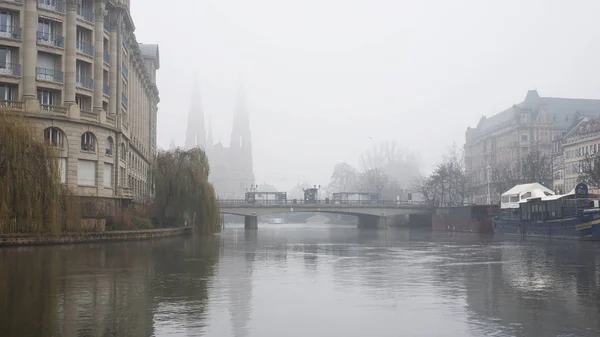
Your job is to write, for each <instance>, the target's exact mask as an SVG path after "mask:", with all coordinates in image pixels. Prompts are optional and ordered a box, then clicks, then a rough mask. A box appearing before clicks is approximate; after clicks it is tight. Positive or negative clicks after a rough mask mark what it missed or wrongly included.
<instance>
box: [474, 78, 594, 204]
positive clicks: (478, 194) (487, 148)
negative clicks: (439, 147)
mask: <svg viewBox="0 0 600 337" xmlns="http://www.w3.org/2000/svg"><path fill="white" fill-rule="evenodd" d="M594 115H596V116H597V115H600V100H592V99H570V98H555V97H540V96H539V94H538V92H537V91H536V90H530V91H529V92H528V93H527V95H526V97H525V99H524V100H523V102H521V103H518V104H515V105H513V106H512V107H510V108H508V109H506V110H504V111H502V112H500V113H498V114H496V115H494V116H492V117H489V118H487V117H481V119H480V120H479V123H478V124H477V127H475V128H470V127H469V128H468V129H467V132H466V143H465V165H466V172H467V175H468V179H469V183H470V186H471V188H472V192H471V194H472V195H471V200H470V201H471V202H473V203H476V204H489V203H498V202H499V199H500V194H501V193H502V192H504V191H495V190H494V188H493V184H491V180H492V177H491V175H492V172H493V170H494V169H497V168H500V167H502V166H503V165H514V163H516V162H518V161H519V160H520V159H521V158H523V157H524V156H526V155H527V154H529V153H530V151H532V150H539V151H540V152H541V153H542V154H546V155H549V156H551V155H552V152H553V140H555V139H558V138H560V137H562V136H563V135H564V134H566V131H567V130H568V128H569V127H570V126H571V125H572V124H573V123H574V122H575V121H577V120H579V118H581V117H583V116H594ZM551 157H553V158H554V156H551Z"/></svg>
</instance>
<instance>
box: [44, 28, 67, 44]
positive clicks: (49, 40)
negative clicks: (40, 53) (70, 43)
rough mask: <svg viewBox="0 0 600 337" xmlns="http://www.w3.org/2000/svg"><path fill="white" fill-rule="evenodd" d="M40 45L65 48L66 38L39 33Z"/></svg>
mask: <svg viewBox="0 0 600 337" xmlns="http://www.w3.org/2000/svg"><path fill="white" fill-rule="evenodd" d="M37 40H38V43H41V44H47V45H51V46H56V47H64V46H65V38H64V37H63V36H56V35H54V34H49V33H44V32H40V31H38V36H37Z"/></svg>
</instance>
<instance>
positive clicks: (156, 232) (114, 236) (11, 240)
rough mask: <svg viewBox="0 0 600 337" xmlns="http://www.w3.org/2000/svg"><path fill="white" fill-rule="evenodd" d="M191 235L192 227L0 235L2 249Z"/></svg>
mask: <svg viewBox="0 0 600 337" xmlns="http://www.w3.org/2000/svg"><path fill="white" fill-rule="evenodd" d="M191 233H192V227H178V228H161V229H145V230H132V231H107V232H101V233H92V232H90V233H63V234H60V235H56V236H49V235H34V234H4V235H0V247H4V246H29V245H56V244H72V243H87V242H108V241H128V240H148V239H155V238H166V237H172V236H183V235H189V234H191Z"/></svg>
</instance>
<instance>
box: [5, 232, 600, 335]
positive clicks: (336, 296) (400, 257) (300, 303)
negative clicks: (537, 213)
mask: <svg viewBox="0 0 600 337" xmlns="http://www.w3.org/2000/svg"><path fill="white" fill-rule="evenodd" d="M599 289H600V244H597V243H596V244H595V243H586V242H573V241H562V240H539V239H537V240H527V241H521V240H516V239H512V240H504V241H503V240H500V239H499V238H496V239H494V238H491V237H489V236H478V235H467V234H445V233H441V234H439V233H433V234H432V233H423V232H417V231H408V230H387V231H373V230H367V231H365V230H359V229H356V228H354V226H343V225H340V226H330V225H323V224H311V225H306V224H302V225H267V224H261V225H260V228H259V230H258V231H248V232H246V231H244V229H243V228H240V227H235V226H234V227H233V228H227V229H226V230H225V232H223V233H222V234H220V235H217V236H212V237H190V238H173V239H163V240H156V241H140V242H124V243H110V244H82V245H70V246H53V247H21V248H4V249H0V336H235V337H241V336H249V337H250V336H252V337H280V336H290V337H294V336H298V337H305V336H323V337H326V336H336V337H337V336H356V337H364V336H411V337H412V336H445V337H446V336H447V337H454V336H456V337H458V336H461V337H462V336H524V337H535V336H540V337H542V336H543V337H546V336H585V337H587V336H590V337H591V336H594V337H597V336H600V293H599Z"/></svg>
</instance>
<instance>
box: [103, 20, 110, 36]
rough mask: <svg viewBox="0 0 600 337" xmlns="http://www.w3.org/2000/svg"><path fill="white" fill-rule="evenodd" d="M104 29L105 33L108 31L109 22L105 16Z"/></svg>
mask: <svg viewBox="0 0 600 337" xmlns="http://www.w3.org/2000/svg"><path fill="white" fill-rule="evenodd" d="M104 30H105V31H106V32H107V33H108V32H110V22H109V21H108V20H107V18H104Z"/></svg>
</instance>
